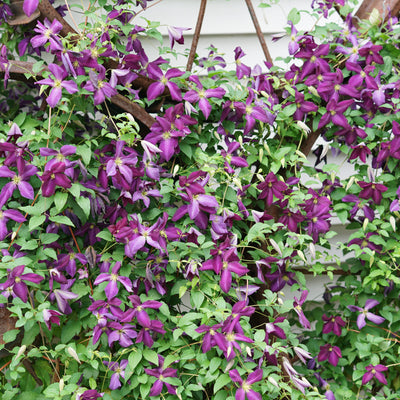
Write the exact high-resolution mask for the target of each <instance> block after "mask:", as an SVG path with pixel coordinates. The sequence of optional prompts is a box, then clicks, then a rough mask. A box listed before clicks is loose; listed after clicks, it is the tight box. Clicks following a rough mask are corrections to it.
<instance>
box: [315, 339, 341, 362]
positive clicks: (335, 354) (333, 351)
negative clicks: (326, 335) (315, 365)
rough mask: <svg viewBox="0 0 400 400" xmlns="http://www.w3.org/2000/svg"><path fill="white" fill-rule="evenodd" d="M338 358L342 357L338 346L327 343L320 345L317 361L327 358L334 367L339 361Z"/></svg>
mask: <svg viewBox="0 0 400 400" xmlns="http://www.w3.org/2000/svg"><path fill="white" fill-rule="evenodd" d="M339 358H342V352H341V351H340V349H339V347H337V346H332V345H331V344H329V343H327V344H325V345H324V346H321V347H320V350H319V354H318V361H319V362H321V361H325V360H328V361H329V363H331V364H332V365H333V366H334V367H336V365H337V364H338V362H339Z"/></svg>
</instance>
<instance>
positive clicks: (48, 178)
mask: <svg viewBox="0 0 400 400" xmlns="http://www.w3.org/2000/svg"><path fill="white" fill-rule="evenodd" d="M65 169H66V167H65V164H64V163H63V162H57V163H54V164H51V167H50V168H49V169H47V168H45V171H44V172H43V174H42V176H41V177H40V179H41V180H42V194H43V196H44V197H50V196H52V195H53V194H54V193H55V191H56V186H61V187H62V188H64V189H68V188H70V187H71V186H72V184H71V181H70V180H69V179H68V178H67V177H66V176H65Z"/></svg>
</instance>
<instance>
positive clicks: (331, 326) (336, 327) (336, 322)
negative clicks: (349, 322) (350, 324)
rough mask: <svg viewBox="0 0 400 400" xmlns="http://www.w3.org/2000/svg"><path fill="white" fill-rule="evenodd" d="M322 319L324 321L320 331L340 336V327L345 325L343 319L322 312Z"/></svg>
mask: <svg viewBox="0 0 400 400" xmlns="http://www.w3.org/2000/svg"><path fill="white" fill-rule="evenodd" d="M322 320H323V321H325V322H326V323H325V324H324V327H323V328H322V333H329V332H333V333H334V334H335V335H337V336H340V335H341V334H342V328H343V327H344V326H345V325H346V323H345V322H344V321H343V319H342V318H341V317H339V316H338V315H336V316H335V317H333V316H332V317H328V316H327V315H326V314H324V315H323V316H322Z"/></svg>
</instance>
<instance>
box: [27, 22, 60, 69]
mask: <svg viewBox="0 0 400 400" xmlns="http://www.w3.org/2000/svg"><path fill="white" fill-rule="evenodd" d="M62 27H63V26H62V24H61V23H60V22H59V21H58V20H57V19H54V20H53V21H52V22H51V23H50V21H49V20H48V19H47V18H45V20H44V25H43V24H42V23H41V22H40V21H38V23H37V26H36V28H35V29H34V31H35V32H36V33H38V34H39V35H36V36H34V37H33V38H32V39H31V44H32V47H33V48H36V47H41V46H44V45H45V44H46V43H47V42H50V46H49V47H48V50H49V49H51V50H54V51H58V50H62V49H63V46H62V43H61V40H60V39H59V38H58V36H57V34H58V33H59V32H60V31H61V29H62ZM48 50H47V51H48ZM50 65H54V64H50ZM49 67H50V66H49Z"/></svg>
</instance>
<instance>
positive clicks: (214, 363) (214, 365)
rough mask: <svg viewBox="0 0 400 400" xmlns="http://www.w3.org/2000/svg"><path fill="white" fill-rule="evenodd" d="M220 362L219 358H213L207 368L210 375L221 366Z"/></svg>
mask: <svg viewBox="0 0 400 400" xmlns="http://www.w3.org/2000/svg"><path fill="white" fill-rule="evenodd" d="M221 362H222V360H221V359H220V358H219V357H214V358H213V359H212V360H211V361H210V365H209V366H208V370H209V372H210V374H212V373H213V372H214V371H216V370H217V368H218V367H219V366H220V365H221Z"/></svg>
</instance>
